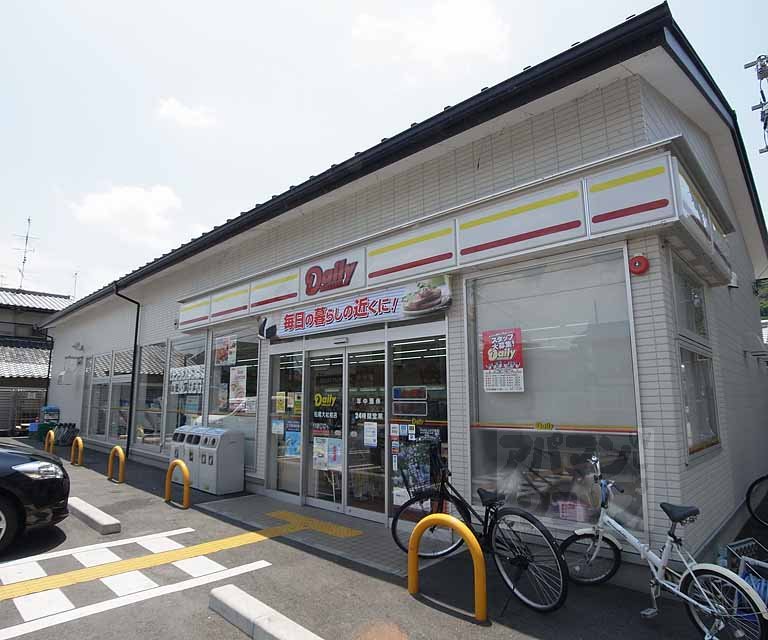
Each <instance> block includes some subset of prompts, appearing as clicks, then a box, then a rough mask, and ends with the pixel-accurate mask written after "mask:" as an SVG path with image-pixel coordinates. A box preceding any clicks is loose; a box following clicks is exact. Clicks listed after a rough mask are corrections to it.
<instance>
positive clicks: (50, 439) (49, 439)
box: [43, 429, 56, 453]
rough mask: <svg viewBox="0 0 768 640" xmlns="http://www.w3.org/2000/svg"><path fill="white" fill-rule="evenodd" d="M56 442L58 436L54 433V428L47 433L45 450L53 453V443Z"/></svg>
mask: <svg viewBox="0 0 768 640" xmlns="http://www.w3.org/2000/svg"><path fill="white" fill-rule="evenodd" d="M54 442H56V436H55V435H54V434H53V429H51V430H50V431H49V432H48V433H46V434H45V443H44V444H43V450H44V451H47V452H48V453H53V444H54Z"/></svg>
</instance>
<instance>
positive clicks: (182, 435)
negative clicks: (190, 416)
mask: <svg viewBox="0 0 768 640" xmlns="http://www.w3.org/2000/svg"><path fill="white" fill-rule="evenodd" d="M191 430H192V427H191V426H189V425H184V426H183V427H178V428H177V429H176V430H175V431H174V432H173V435H172V436H171V460H174V459H176V458H178V459H179V460H183V461H184V462H185V463H186V462H187V445H186V439H187V434H189V432H190V431H191ZM171 479H172V480H173V482H175V483H176V484H181V483H182V475H181V471H180V470H179V469H178V467H177V468H176V469H174V470H173V476H172V477H171ZM190 484H191V483H190Z"/></svg>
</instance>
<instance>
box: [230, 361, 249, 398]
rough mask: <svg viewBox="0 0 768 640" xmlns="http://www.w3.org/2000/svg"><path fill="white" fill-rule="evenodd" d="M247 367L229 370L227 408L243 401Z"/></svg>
mask: <svg viewBox="0 0 768 640" xmlns="http://www.w3.org/2000/svg"><path fill="white" fill-rule="evenodd" d="M247 376H248V367H232V368H231V369H230V370H229V406H230V407H232V406H233V405H237V404H240V403H241V402H244V401H245V380H246V377H247Z"/></svg>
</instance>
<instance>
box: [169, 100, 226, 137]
mask: <svg viewBox="0 0 768 640" xmlns="http://www.w3.org/2000/svg"><path fill="white" fill-rule="evenodd" d="M155 115H156V116H157V117H158V118H159V119H161V120H168V121H170V122H173V123H174V124H176V125H178V126H180V127H184V128H188V129H205V128H208V127H215V126H216V125H217V124H218V120H217V118H216V113H215V112H214V111H213V109H210V108H208V107H188V106H187V105H185V104H182V103H181V102H179V101H178V100H177V99H176V98H173V97H171V98H160V100H159V101H158V103H157V107H156V108H155Z"/></svg>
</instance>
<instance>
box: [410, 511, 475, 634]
mask: <svg viewBox="0 0 768 640" xmlns="http://www.w3.org/2000/svg"><path fill="white" fill-rule="evenodd" d="M430 527H447V528H449V529H453V530H454V531H455V532H456V533H458V534H459V535H460V536H461V537H462V538H464V542H465V544H466V545H467V548H468V549H469V553H470V555H471V556H472V564H473V565H474V569H475V619H476V620H477V621H478V622H487V620H488V594H487V591H486V584H485V558H484V557H483V550H482V549H481V548H480V543H479V542H478V541H477V538H476V537H475V534H474V533H472V531H470V529H469V527H467V525H465V524H464V523H463V522H462V521H461V520H458V519H457V518H454V517H453V516H450V515H448V514H447V513H433V514H431V515H428V516H427V517H426V518H422V519H421V520H419V522H418V523H417V524H416V526H415V527H414V529H413V532H412V533H411V537H410V539H409V540H408V593H410V594H411V595H415V594H417V593H418V592H419V543H420V542H421V536H422V535H423V534H424V532H425V531H426V530H427V529H429V528H430Z"/></svg>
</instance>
